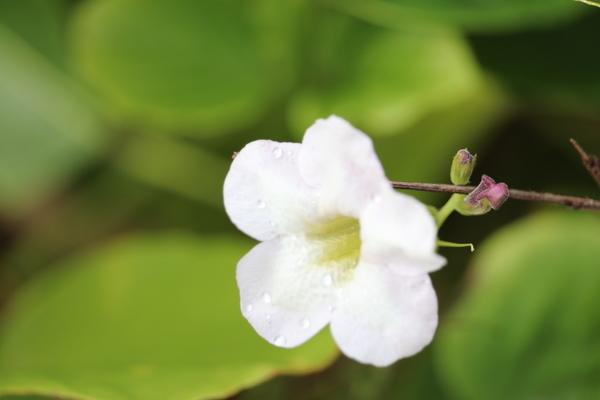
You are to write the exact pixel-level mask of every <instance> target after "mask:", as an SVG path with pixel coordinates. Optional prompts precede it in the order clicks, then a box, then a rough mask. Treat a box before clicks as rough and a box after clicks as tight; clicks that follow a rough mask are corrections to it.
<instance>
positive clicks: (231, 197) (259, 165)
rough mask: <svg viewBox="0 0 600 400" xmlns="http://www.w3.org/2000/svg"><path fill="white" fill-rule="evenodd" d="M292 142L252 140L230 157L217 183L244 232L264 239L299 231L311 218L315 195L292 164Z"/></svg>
mask: <svg viewBox="0 0 600 400" xmlns="http://www.w3.org/2000/svg"><path fill="white" fill-rule="evenodd" d="M299 151H300V144H298V143H279V142H274V141H270V140H257V141H254V142H251V143H248V144H247V145H246V146H245V147H244V148H243V149H242V150H241V151H240V152H239V153H238V154H237V155H236V157H235V159H234V160H233V162H232V163H231V167H230V169H229V172H228V173H227V176H226V178H225V183H224V185H223V202H224V204H225V211H226V212H227V214H228V215H229V218H230V219H231V221H232V222H233V223H234V224H235V225H236V226H237V227H238V229H240V230H241V231H242V232H244V233H245V234H247V235H248V236H251V237H253V238H254V239H257V240H268V239H271V238H274V237H276V236H277V235H279V234H282V233H290V232H299V231H302V230H303V229H304V223H305V221H307V220H310V219H312V218H314V216H313V214H314V213H315V212H316V206H317V203H316V198H315V195H314V192H313V191H312V189H311V188H309V187H308V186H307V185H306V183H305V182H304V180H303V179H302V177H301V176H300V173H299V170H298V163H297V158H298V152H299Z"/></svg>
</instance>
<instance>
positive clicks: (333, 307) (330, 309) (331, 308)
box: [329, 305, 335, 313]
mask: <svg viewBox="0 0 600 400" xmlns="http://www.w3.org/2000/svg"><path fill="white" fill-rule="evenodd" d="M334 311H335V306H333V305H331V306H329V312H330V313H332V312H334Z"/></svg>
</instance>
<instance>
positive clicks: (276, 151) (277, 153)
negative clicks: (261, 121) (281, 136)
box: [273, 147, 283, 159]
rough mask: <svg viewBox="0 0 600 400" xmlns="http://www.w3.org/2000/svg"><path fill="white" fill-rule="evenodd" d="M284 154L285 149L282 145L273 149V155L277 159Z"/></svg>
mask: <svg viewBox="0 0 600 400" xmlns="http://www.w3.org/2000/svg"><path fill="white" fill-rule="evenodd" d="M282 155H283V150H281V147H275V148H274V149H273V157H275V158H276V159H279V158H281V156H282Z"/></svg>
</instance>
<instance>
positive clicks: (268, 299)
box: [262, 292, 271, 304]
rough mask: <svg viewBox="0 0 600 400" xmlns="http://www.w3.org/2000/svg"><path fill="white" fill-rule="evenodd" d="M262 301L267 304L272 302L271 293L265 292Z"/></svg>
mask: <svg viewBox="0 0 600 400" xmlns="http://www.w3.org/2000/svg"><path fill="white" fill-rule="evenodd" d="M262 300H263V301H264V302H265V303H267V304H269V303H270V302H271V295H270V294H269V293H267V292H264V293H263V295H262Z"/></svg>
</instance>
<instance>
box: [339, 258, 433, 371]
mask: <svg viewBox="0 0 600 400" xmlns="http://www.w3.org/2000/svg"><path fill="white" fill-rule="evenodd" d="M437 322H438V318H437V299H436V296H435V292H434V290H433V287H432V285H431V280H430V279H429V275H427V274H424V273H423V274H417V275H415V274H414V273H413V271H409V273H408V274H406V275H404V274H400V273H397V272H395V271H392V270H391V269H390V268H387V267H385V266H381V265H373V264H360V265H359V266H358V267H357V269H356V272H355V276H354V279H353V280H352V281H351V282H349V283H348V285H347V286H345V287H344V288H343V289H342V293H341V294H340V299H339V302H338V308H337V309H336V310H335V312H334V314H333V318H332V321H331V332H332V334H333V337H334V339H335V341H336V342H337V344H338V346H339V347H340V349H341V350H342V352H343V353H344V354H345V355H347V356H348V357H350V358H352V359H355V360H357V361H359V362H362V363H367V364H373V365H375V366H378V367H384V366H388V365H390V364H392V363H394V362H395V361H397V360H398V359H400V358H404V357H408V356H411V355H413V354H415V353H418V352H419V351H421V350H422V349H423V348H424V347H425V346H427V345H428V344H429V343H430V342H431V339H432V338H433V335H434V333H435V329H436V327H437Z"/></svg>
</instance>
